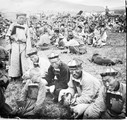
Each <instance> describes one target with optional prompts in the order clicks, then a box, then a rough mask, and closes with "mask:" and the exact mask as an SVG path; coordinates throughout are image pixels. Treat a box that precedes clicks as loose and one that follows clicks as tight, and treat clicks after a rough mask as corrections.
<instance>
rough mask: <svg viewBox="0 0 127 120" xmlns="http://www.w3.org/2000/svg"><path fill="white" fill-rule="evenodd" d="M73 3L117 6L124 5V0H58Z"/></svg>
mask: <svg viewBox="0 0 127 120" xmlns="http://www.w3.org/2000/svg"><path fill="white" fill-rule="evenodd" d="M60 1H67V2H73V3H80V4H84V5H92V6H94V5H96V6H102V7H105V6H109V7H119V6H124V5H125V0H60Z"/></svg>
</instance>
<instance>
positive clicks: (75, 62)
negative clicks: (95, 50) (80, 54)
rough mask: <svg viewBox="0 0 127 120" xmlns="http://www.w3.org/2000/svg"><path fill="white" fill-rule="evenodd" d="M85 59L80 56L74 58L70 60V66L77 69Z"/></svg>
mask: <svg viewBox="0 0 127 120" xmlns="http://www.w3.org/2000/svg"><path fill="white" fill-rule="evenodd" d="M82 63H83V61H82V60H80V59H78V58H73V59H72V60H71V61H69V62H68V66H69V68H70V69H72V70H73V69H76V68H77V67H81V66H82Z"/></svg>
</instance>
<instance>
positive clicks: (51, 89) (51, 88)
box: [49, 85, 55, 93]
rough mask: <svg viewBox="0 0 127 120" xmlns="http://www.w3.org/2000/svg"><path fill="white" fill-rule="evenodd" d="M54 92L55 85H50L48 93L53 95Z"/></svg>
mask: <svg viewBox="0 0 127 120" xmlns="http://www.w3.org/2000/svg"><path fill="white" fill-rule="evenodd" d="M54 90H55V85H52V86H50V87H49V91H50V93H53V92H54Z"/></svg>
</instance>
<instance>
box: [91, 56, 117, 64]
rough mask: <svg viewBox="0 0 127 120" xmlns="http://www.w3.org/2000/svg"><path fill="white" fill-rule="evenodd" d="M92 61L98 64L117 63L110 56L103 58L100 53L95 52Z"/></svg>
mask: <svg viewBox="0 0 127 120" xmlns="http://www.w3.org/2000/svg"><path fill="white" fill-rule="evenodd" d="M91 62H94V63H96V64H98V65H115V64H116V63H115V62H114V61H112V60H110V59H108V58H102V57H101V56H100V55H99V54H94V55H93V56H92V59H91Z"/></svg>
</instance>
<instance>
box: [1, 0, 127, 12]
mask: <svg viewBox="0 0 127 120" xmlns="http://www.w3.org/2000/svg"><path fill="white" fill-rule="evenodd" d="M51 1H54V2H57V1H62V2H69V3H75V4H84V5H90V6H102V7H104V8H105V6H108V7H109V8H112V7H113V8H114V7H119V6H124V5H125V0H0V10H1V9H9V8H10V9H16V10H18V9H24V8H26V9H28V8H29V7H28V6H31V9H32V6H38V5H39V4H40V3H41V4H43V5H44V4H45V2H48V4H50V2H51ZM35 8H36V9H37V7H35Z"/></svg>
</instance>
